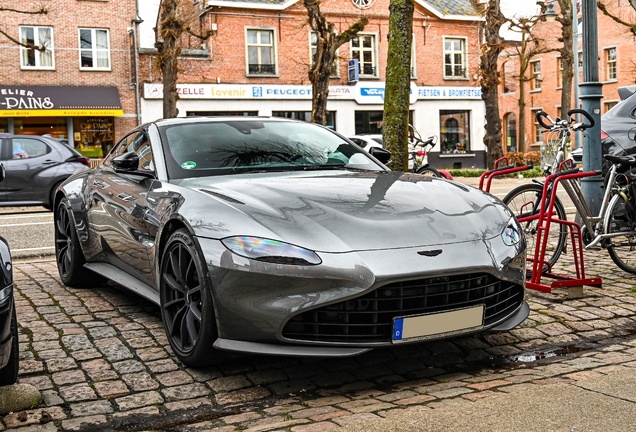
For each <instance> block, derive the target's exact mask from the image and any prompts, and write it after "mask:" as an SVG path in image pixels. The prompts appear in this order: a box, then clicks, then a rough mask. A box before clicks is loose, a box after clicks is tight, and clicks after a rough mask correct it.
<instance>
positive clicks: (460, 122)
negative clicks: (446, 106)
mask: <svg viewBox="0 0 636 432" xmlns="http://www.w3.org/2000/svg"><path fill="white" fill-rule="evenodd" d="M439 127H440V132H441V134H440V141H441V150H442V153H446V154H453V153H456V154H463V153H470V111H458V110H440V112H439Z"/></svg>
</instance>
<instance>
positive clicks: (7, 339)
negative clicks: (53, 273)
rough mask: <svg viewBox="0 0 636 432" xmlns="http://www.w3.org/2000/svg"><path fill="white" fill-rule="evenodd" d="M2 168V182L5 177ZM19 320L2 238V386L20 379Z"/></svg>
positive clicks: (9, 260)
mask: <svg viewBox="0 0 636 432" xmlns="http://www.w3.org/2000/svg"><path fill="white" fill-rule="evenodd" d="M2 173H3V170H2V169H1V168H0V182H1V181H2V177H3V176H4V175H3V174H2ZM18 366H19V353H18V319H17V317H16V313H15V299H14V298H13V268H12V263H11V253H10V252H9V245H8V243H7V241H6V240H5V239H4V238H2V237H0V386H5V385H10V384H14V383H15V382H16V380H17V379H18Z"/></svg>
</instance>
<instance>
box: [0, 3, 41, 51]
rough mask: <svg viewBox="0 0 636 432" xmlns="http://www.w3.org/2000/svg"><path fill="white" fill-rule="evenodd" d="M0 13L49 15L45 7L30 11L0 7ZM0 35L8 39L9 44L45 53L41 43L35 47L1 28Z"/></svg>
mask: <svg viewBox="0 0 636 432" xmlns="http://www.w3.org/2000/svg"><path fill="white" fill-rule="evenodd" d="M0 12H4V13H16V14H22V15H47V14H48V13H49V10H48V9H47V8H46V7H45V6H40V7H38V8H34V9H32V10H26V9H14V8H8V7H4V6H2V5H0ZM0 34H1V35H3V36H4V37H6V38H7V39H9V40H10V41H11V42H13V43H14V44H16V45H19V46H21V47H24V48H28V49H33V50H37V51H46V49H47V46H46V45H45V44H44V43H43V44H40V45H35V44H33V43H31V42H28V41H24V40H22V38H21V37H17V38H16V37H13V36H11V35H10V34H9V32H8V31H7V30H5V29H3V28H0Z"/></svg>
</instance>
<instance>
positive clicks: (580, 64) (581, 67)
mask: <svg viewBox="0 0 636 432" xmlns="http://www.w3.org/2000/svg"><path fill="white" fill-rule="evenodd" d="M582 71H583V51H579V72H582Z"/></svg>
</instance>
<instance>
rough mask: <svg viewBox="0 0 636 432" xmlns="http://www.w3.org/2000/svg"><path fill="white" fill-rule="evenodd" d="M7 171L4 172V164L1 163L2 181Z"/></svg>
mask: <svg viewBox="0 0 636 432" xmlns="http://www.w3.org/2000/svg"><path fill="white" fill-rule="evenodd" d="M4 178H5V172H4V164H0V182H2V181H4Z"/></svg>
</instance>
